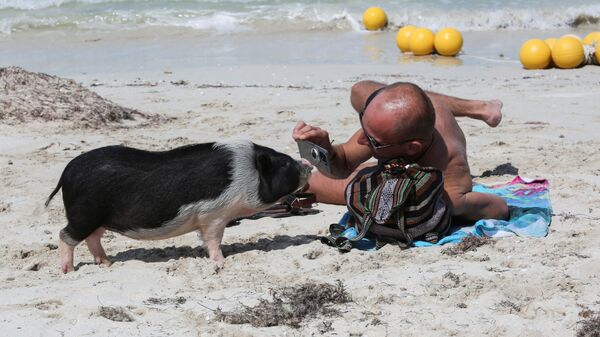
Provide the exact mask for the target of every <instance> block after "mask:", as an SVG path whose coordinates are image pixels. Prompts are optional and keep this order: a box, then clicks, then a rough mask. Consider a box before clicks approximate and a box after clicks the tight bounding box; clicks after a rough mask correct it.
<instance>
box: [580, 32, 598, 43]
mask: <svg viewBox="0 0 600 337" xmlns="http://www.w3.org/2000/svg"><path fill="white" fill-rule="evenodd" d="M593 42H596V45H599V44H600V32H591V33H589V34H588V35H586V36H585V38H584V39H583V44H592V43H593Z"/></svg>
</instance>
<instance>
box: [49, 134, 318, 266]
mask: <svg viewBox="0 0 600 337" xmlns="http://www.w3.org/2000/svg"><path fill="white" fill-rule="evenodd" d="M310 172H311V167H310V165H308V164H305V163H304V162H300V161H296V160H294V159H292V158H291V157H290V156H288V155H285V154H283V153H280V152H277V151H275V150H273V149H270V148H267V147H264V146H260V145H256V144H254V143H251V142H249V141H233V142H224V143H205V144H195V145H188V146H183V147H179V148H176V149H173V150H170V151H163V152H150V151H144V150H138V149H134V148H129V147H125V146H107V147H102V148H99V149H95V150H92V151H89V152H87V153H84V154H81V155H79V156H78V157H76V158H74V159H73V160H71V162H69V163H68V164H67V166H66V168H65V170H64V171H63V173H62V175H61V177H60V180H59V182H58V185H57V186H56V188H55V189H54V191H53V192H52V194H51V195H50V197H49V198H48V200H47V201H46V206H48V204H49V203H50V200H51V199H52V197H54V195H55V194H56V193H57V192H58V190H59V189H60V188H61V187H62V195H63V202H64V206H65V211H66V215H67V226H66V227H65V228H63V229H62V230H61V231H60V241H59V251H60V258H61V270H62V271H63V272H64V273H67V272H69V271H73V270H74V265H73V250H74V248H75V246H76V245H77V244H79V243H80V242H81V241H83V240H85V241H86V243H87V246H88V248H89V250H90V252H91V253H92V255H93V257H94V261H95V262H96V263H98V264H100V263H102V264H107V265H110V261H109V260H108V258H107V256H106V253H105V252H104V249H103V248H102V245H101V242H100V239H101V237H102V234H103V233H104V231H105V230H106V229H108V230H111V231H114V232H118V233H121V234H123V235H125V236H127V237H130V238H133V239H140V240H158V239H165V238H170V237H174V236H177V235H182V234H185V233H189V232H191V231H195V230H197V231H198V232H199V234H200V236H201V237H202V239H203V241H204V245H205V248H206V249H207V250H208V254H209V256H210V258H211V259H212V260H215V261H219V260H222V259H223V253H222V252H221V248H220V245H221V240H222V238H223V232H224V230H225V226H226V225H227V224H228V223H229V222H230V221H231V220H233V219H236V218H240V217H244V216H249V215H252V214H254V213H257V212H259V211H261V210H264V209H266V208H268V207H270V206H272V205H273V204H275V203H276V202H277V201H278V200H280V199H281V198H283V197H285V196H286V195H288V194H290V193H294V192H296V191H298V190H300V189H301V188H302V187H304V185H305V184H306V183H307V180H308V178H309V176H310Z"/></svg>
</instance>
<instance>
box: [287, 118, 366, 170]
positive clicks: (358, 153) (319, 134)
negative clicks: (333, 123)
mask: <svg viewBox="0 0 600 337" xmlns="http://www.w3.org/2000/svg"><path fill="white" fill-rule="evenodd" d="M362 135H363V132H362V129H359V130H358V131H356V132H355V133H354V135H352V137H350V139H348V141H347V142H346V143H343V144H339V145H336V146H333V145H331V141H330V140H329V133H328V132H327V131H326V130H323V129H321V128H319V127H315V126H312V125H307V124H306V123H304V122H302V121H300V122H298V124H296V127H295V128H294V131H293V133H292V137H293V138H294V140H308V141H310V142H313V143H315V144H317V145H319V146H321V147H322V148H324V149H325V150H327V151H329V153H330V157H329V158H330V163H331V175H328V176H330V177H331V178H336V179H344V178H347V177H348V176H350V174H352V172H354V170H355V169H356V168H357V167H358V165H360V164H361V163H363V162H365V161H366V160H367V159H369V158H371V150H370V149H369V147H368V146H366V145H361V144H359V143H358V139H359V138H360V137H361V136H362ZM322 173H323V172H322ZM323 174H325V173H323Z"/></svg>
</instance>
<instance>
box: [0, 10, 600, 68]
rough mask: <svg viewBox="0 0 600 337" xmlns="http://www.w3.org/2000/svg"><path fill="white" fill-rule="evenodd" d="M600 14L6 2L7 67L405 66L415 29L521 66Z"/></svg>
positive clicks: (0, 34) (0, 20) (0, 49)
mask: <svg viewBox="0 0 600 337" xmlns="http://www.w3.org/2000/svg"><path fill="white" fill-rule="evenodd" d="M369 6H380V7H382V8H383V9H384V10H385V11H386V12H387V15H388V18H389V25H388V27H387V29H386V30H384V31H383V32H367V31H365V30H364V28H363V27H362V23H361V21H362V13H363V12H364V10H365V9H366V8H368V7H369ZM599 20H600V1H598V0H570V1H568V2H565V1H558V0H548V1H542V0H531V1H514V0H490V1H483V0H429V1H421V0H395V1H392V0H380V1H374V2H368V1H341V0H322V1H286V0H279V1H275V0H228V1H218V0H171V1H167V0H0V66H6V65H13V64H21V65H24V66H30V67H33V68H35V69H46V68H50V70H52V69H56V71H57V72H59V73H63V74H65V73H69V72H83V71H85V69H86V67H89V66H90V65H95V66H96V67H102V66H104V67H105V68H106V69H99V70H100V71H120V70H125V69H129V70H135V69H149V68H158V67H163V68H164V67H171V68H172V67H174V66H176V65H177V66H179V67H183V68H185V67H199V66H228V65H244V64H313V63H319V64H361V63H382V64H407V63H410V62H413V61H415V60H416V59H413V58H409V57H408V58H407V57H406V55H402V54H401V53H400V52H399V51H398V49H397V47H396V45H395V32H396V31H397V29H398V27H401V26H403V25H407V24H412V25H416V26H423V27H428V28H430V29H432V30H434V31H435V30H437V29H439V28H442V27H446V26H452V27H456V28H458V29H459V30H461V31H462V32H463V34H464V38H465V44H464V47H463V52H462V54H461V55H460V57H459V58H457V59H456V60H454V61H452V62H449V61H448V60H445V61H444V62H443V63H442V64H444V65H448V66H453V65H461V64H472V63H477V62H497V63H502V62H518V48H519V46H520V44H521V43H522V42H523V41H524V40H526V39H528V38H532V37H539V38H546V37H557V36H560V35H561V34H565V33H576V34H579V35H580V36H582V35H585V34H586V33H587V32H589V31H592V30H600V24H599V23H598V22H599ZM418 60H421V61H423V60H424V61H425V62H430V61H431V62H432V63H435V62H433V61H435V60H433V61H432V60H431V59H428V58H420V59H418Z"/></svg>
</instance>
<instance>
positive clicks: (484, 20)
mask: <svg viewBox="0 0 600 337" xmlns="http://www.w3.org/2000/svg"><path fill="white" fill-rule="evenodd" d="M440 1H441V0H440ZM160 4H162V5H164V1H159V0H150V1H141V0H19V1H16V0H0V33H3V34H10V33H14V32H21V31H30V30H50V29H80V30H120V29H139V28H144V27H157V26H158V27H179V28H181V27H184V28H189V29H192V30H196V31H205V32H209V33H223V34H227V33H237V32H255V31H272V32H286V31H315V30H316V31H330V30H340V31H356V32H359V31H363V28H362V23H361V20H362V10H363V8H362V5H360V6H359V5H357V4H353V5H345V4H343V3H335V1H332V0H331V1H329V2H325V3H322V4H301V3H289V2H286V1H282V3H279V1H277V2H276V1H268V0H262V1H260V0H237V1H232V0H230V1H226V2H222V3H219V2H216V1H211V0H208V1H207V0H202V1H200V0H198V1H194V0H179V1H173V2H172V3H171V5H170V6H163V7H161V6H160ZM199 4H203V5H202V6H200V5H199ZM390 6H391V5H390ZM555 6H558V4H555ZM463 7H464V6H463ZM394 8H397V9H394ZM387 13H388V17H389V21H390V22H389V26H388V29H392V30H393V29H396V28H397V27H400V26H403V25H406V24H413V25H417V26H424V27H428V28H430V29H433V30H436V29H439V28H442V27H445V26H453V27H456V28H458V29H460V30H463V31H485V30H530V29H542V30H543V29H556V28H565V27H579V26H582V25H596V26H597V25H598V24H599V23H600V4H579V5H576V6H572V7H566V8H558V7H548V6H546V7H543V6H537V7H530V8H518V7H514V6H513V7H505V8H500V7H492V8H489V9H486V8H482V7H481V6H479V7H477V6H475V7H471V8H462V9H461V8H460V7H458V9H452V8H447V9H443V8H439V7H432V8H428V7H425V6H422V5H420V6H416V5H415V7H414V8H411V7H403V8H400V7H399V6H398V5H396V6H395V7H392V9H388V10H387Z"/></svg>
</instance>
